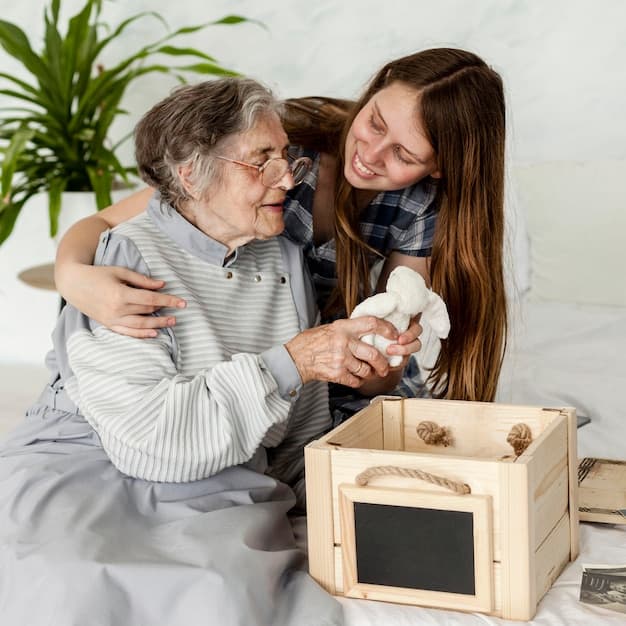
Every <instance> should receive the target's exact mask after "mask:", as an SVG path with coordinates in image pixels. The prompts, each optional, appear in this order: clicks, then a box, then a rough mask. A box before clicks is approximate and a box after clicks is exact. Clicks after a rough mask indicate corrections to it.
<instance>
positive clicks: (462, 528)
mask: <svg viewBox="0 0 626 626" xmlns="http://www.w3.org/2000/svg"><path fill="white" fill-rule="evenodd" d="M354 526H355V529H354V530H355V543H356V568H357V580H358V582H359V583H370V584H374V585H388V586H391V587H405V588H409V589H424V590H428V591H443V592H448V593H459V594H467V595H475V593H476V592H475V580H474V516H473V513H471V512H469V511H450V510H437V509H429V508H415V507H405V506H390V505H383V504H370V503H365V502H355V503H354Z"/></svg>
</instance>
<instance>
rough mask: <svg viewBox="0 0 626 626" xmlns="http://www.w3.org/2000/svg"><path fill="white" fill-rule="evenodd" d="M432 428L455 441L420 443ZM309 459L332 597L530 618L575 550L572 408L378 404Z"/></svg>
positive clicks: (313, 508) (314, 528)
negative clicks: (514, 441)
mask: <svg viewBox="0 0 626 626" xmlns="http://www.w3.org/2000/svg"><path fill="white" fill-rule="evenodd" d="M429 423H430V424H429ZM433 423H434V424H435V425H436V426H438V427H440V428H445V429H447V432H448V433H449V435H450V437H451V443H449V445H441V444H439V445H436V444H434V443H426V442H425V441H424V440H423V439H422V438H420V436H418V430H419V431H420V433H421V434H422V436H424V431H425V430H426V431H427V432H428V426H430V427H431V430H432V426H433ZM519 424H524V425H526V427H527V432H528V431H530V433H531V436H532V441H530V443H527V447H526V449H525V450H523V451H521V450H519V449H518V451H517V452H518V454H519V456H516V454H515V452H514V450H513V448H512V446H511V444H510V443H509V442H508V441H507V438H510V436H511V434H512V431H513V434H514V435H515V434H516V433H517V434H519V430H520V427H519V426H518V425H519ZM516 427H517V429H516ZM522 430H523V429H522ZM426 439H427V440H428V438H426ZM305 460H306V487H307V509H308V543H309V569H310V573H311V575H312V576H313V578H315V579H316V580H317V581H318V582H319V583H320V584H321V585H322V586H323V587H324V588H325V589H326V590H327V591H329V592H330V593H332V594H335V595H344V596H346V597H353V598H367V599H371V600H383V601H390V602H400V603H406V604H416V605H423V606H433V607H442V608H448V609H458V610H465V611H479V612H484V613H487V614H490V615H495V616H498V617H502V618H505V619H517V620H529V619H532V617H533V616H534V614H535V611H536V607H537V604H538V603H539V601H540V600H541V598H542V597H543V595H544V594H545V593H546V592H547V591H548V589H549V588H550V586H551V585H552V583H553V582H554V580H555V579H556V578H557V576H558V575H559V574H560V573H561V571H562V570H563V568H564V567H565V565H566V564H567V562H568V561H570V560H574V559H575V558H576V556H577V554H578V502H577V497H578V496H577V458H576V413H575V410H574V409H571V408H549V409H548V408H540V407H530V406H510V405H502V404H491V403H479V402H456V401H444V400H419V399H380V400H376V401H374V403H372V404H371V405H370V406H369V407H367V408H366V409H364V410H363V411H361V412H359V413H357V414H356V415H355V416H353V417H352V418H351V419H349V420H348V421H346V422H345V423H344V424H342V425H341V426H339V427H337V428H336V429H334V430H333V431H331V432H330V433H328V434H327V435H326V436H324V437H322V438H321V439H319V440H317V441H314V442H312V443H311V444H309V445H308V446H307V447H306V449H305ZM370 468H384V469H373V470H371V472H369V474H371V475H370V476H369V477H368V474H364V472H365V471H366V470H369V469H370ZM398 473H399V474H404V475H396V474H398ZM407 474H408V475H407ZM357 481H358V482H360V483H367V484H365V485H364V486H361V485H359V484H357ZM433 481H434V482H433ZM463 485H465V486H466V487H467V488H463ZM452 489H456V490H458V491H469V493H466V494H459V493H457V492H454V491H452Z"/></svg>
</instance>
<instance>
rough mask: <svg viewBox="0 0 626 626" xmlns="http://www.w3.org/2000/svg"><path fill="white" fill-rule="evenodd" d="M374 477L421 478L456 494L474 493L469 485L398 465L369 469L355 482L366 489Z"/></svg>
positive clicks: (359, 475)
mask: <svg viewBox="0 0 626 626" xmlns="http://www.w3.org/2000/svg"><path fill="white" fill-rule="evenodd" d="M374 476H402V477H404V478H419V479H420V480H424V481H426V482H429V483H432V484H433V485H439V487H445V488H446V489H449V490H450V491H453V492H454V493H458V494H460V495H465V494H468V493H472V490H471V488H470V486H469V485H467V484H465V483H458V482H455V481H454V480H449V479H448V478H444V477H443V476H437V475H436V474H430V473H428V472H424V471H422V470H418V469H411V468H409V467H397V466H396V465H376V466H374V467H368V468H367V469H366V470H363V471H362V472H361V473H360V474H358V475H357V477H356V479H355V481H356V484H357V485H359V486H360V487H364V486H365V485H367V483H368V482H369V480H370V478H373V477H374Z"/></svg>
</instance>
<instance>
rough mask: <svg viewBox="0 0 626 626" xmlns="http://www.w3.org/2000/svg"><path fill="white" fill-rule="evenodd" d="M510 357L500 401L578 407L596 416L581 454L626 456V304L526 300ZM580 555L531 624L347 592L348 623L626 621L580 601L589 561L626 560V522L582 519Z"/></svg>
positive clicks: (443, 625)
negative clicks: (374, 599) (358, 597)
mask: <svg viewBox="0 0 626 626" xmlns="http://www.w3.org/2000/svg"><path fill="white" fill-rule="evenodd" d="M516 317H517V320H516V324H515V327H516V332H515V333H514V335H513V337H512V338H511V341H510V345H509V353H508V355H507V359H506V361H505V367H504V370H503V375H502V380H501V386H500V389H499V392H498V401H499V402H505V403H512V404H530V405H540V406H546V407H548V406H573V407H575V408H576V409H577V411H578V412H579V413H581V414H585V415H588V416H589V417H591V420H592V421H591V423H590V424H587V425H586V426H583V427H582V428H580V429H579V430H578V452H579V457H583V456H599V457H605V458H621V459H626V408H625V407H626V402H625V401H624V392H626V309H625V308H617V307H613V308H609V307H598V306H588V305H585V306H582V305H573V304H562V303H554V302H552V303H550V302H524V303H523V305H522V306H521V307H520V310H519V311H518V315H517V316H516ZM580 541H581V544H580V548H581V554H580V556H579V557H578V559H577V560H576V561H575V562H574V563H570V564H569V566H568V567H567V568H566V569H565V571H564V572H563V573H562V574H561V576H560V577H559V578H558V579H557V581H556V582H555V584H554V585H553V587H552V588H551V589H550V591H549V592H548V593H547V595H546V596H545V597H544V598H543V600H542V601H541V603H540V604H539V607H538V611H537V614H536V616H535V618H534V619H533V620H532V621H530V622H514V621H509V620H502V619H498V618H494V617H490V616H487V615H481V614H469V613H460V612H453V611H442V610H436V609H426V608H420V607H410V606H402V605H394V604H386V603H383V602H372V601H367V600H349V599H345V598H341V599H340V602H341V603H342V605H343V607H344V612H345V617H346V626H381V625H385V626H417V625H420V626H474V625H476V626H479V625H483V626H484V625H485V624H491V625H502V624H533V625H537V626H539V625H542V626H543V625H546V626H547V625H549V626H561V625H562V626H596V625H607V626H612V625H614V624H615V625H617V624H621V625H622V626H623V625H625V624H626V615H625V614H620V613H616V612H613V611H609V610H607V609H601V608H597V607H593V606H589V605H586V604H582V603H580V602H579V601H578V593H579V587H580V581H581V576H582V569H581V566H582V565H583V564H591V563H600V564H621V565H623V564H626V526H610V525H605V524H589V523H583V524H581V529H580Z"/></svg>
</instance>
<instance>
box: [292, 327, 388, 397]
mask: <svg viewBox="0 0 626 626" xmlns="http://www.w3.org/2000/svg"><path fill="white" fill-rule="evenodd" d="M370 334H377V335H383V336H384V337H387V338H388V339H390V340H392V341H396V340H397V338H398V331H397V330H396V329H395V328H394V327H393V325H392V324H390V323H389V322H386V321H384V320H380V319H378V318H376V317H373V316H368V317H359V318H356V319H351V320H337V321H336V322H333V323H332V324H325V325H323V326H318V327H316V328H310V329H309V330H305V331H303V332H302V333H300V334H299V335H296V336H295V337H294V338H293V339H292V340H291V341H289V342H287V343H286V344H285V347H286V348H287V350H288V352H289V354H290V355H291V358H292V359H293V360H294V363H295V364H296V367H297V368H298V372H299V373H300V377H301V378H302V382H303V383H306V382H308V381H310V380H323V381H327V382H334V383H339V384H341V385H346V386H348V387H360V386H361V385H362V384H363V383H364V382H365V381H366V380H367V379H369V378H371V377H373V376H381V377H384V376H387V374H388V373H389V363H388V362H387V359H386V358H385V357H384V355H383V354H381V353H380V352H379V351H378V350H377V349H376V348H374V347H372V346H370V345H368V344H366V343H365V342H363V341H361V337H363V336H364V335H370Z"/></svg>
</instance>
